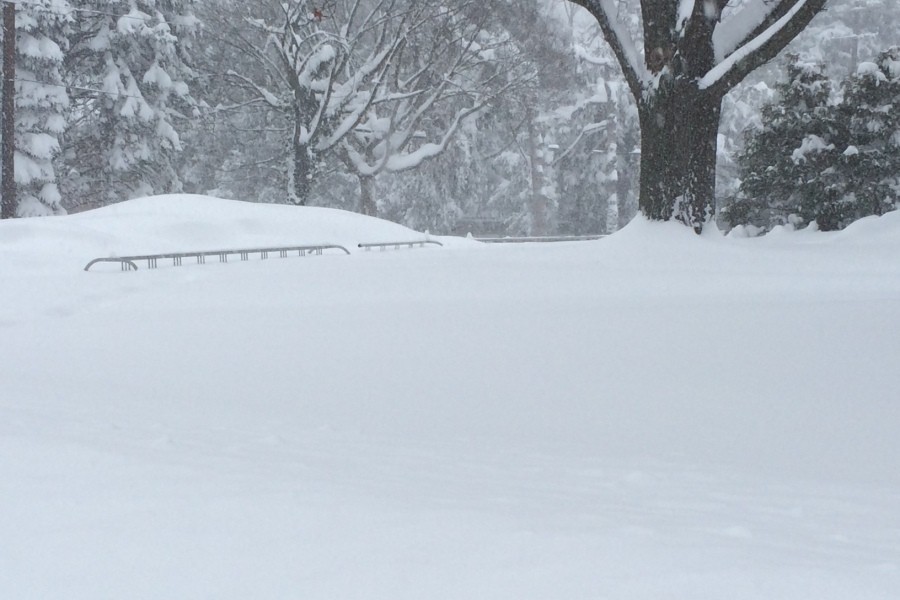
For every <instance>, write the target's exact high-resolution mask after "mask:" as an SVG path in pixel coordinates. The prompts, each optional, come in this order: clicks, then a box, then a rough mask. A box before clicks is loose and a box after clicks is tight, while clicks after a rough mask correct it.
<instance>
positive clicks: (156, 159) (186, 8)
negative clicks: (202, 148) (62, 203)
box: [64, 0, 198, 205]
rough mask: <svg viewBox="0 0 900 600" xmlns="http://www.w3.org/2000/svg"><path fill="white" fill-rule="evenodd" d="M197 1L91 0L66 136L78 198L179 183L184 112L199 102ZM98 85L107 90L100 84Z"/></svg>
mask: <svg viewBox="0 0 900 600" xmlns="http://www.w3.org/2000/svg"><path fill="white" fill-rule="evenodd" d="M191 4H192V0H89V1H85V2H80V3H79V6H78V7H77V9H76V11H77V12H76V26H75V31H74V34H73V36H72V44H71V49H70V51H69V53H68V55H67V59H66V67H67V68H66V74H67V82H68V83H69V84H70V85H71V86H72V88H71V89H72V90H73V91H72V97H73V104H74V110H73V121H72V123H71V126H70V129H69V132H68V133H67V135H66V137H65V143H64V152H65V154H64V160H65V164H66V167H67V168H68V169H70V172H69V175H68V176H67V178H66V186H65V188H66V191H67V196H70V197H71V202H73V204H89V205H102V204H108V203H111V202H116V201H120V200H124V199H127V198H130V197H135V196H140V195H144V194H150V193H163V192H171V191H178V190H180V189H181V182H180V180H179V177H178V175H177V170H176V167H175V156H176V153H177V152H178V151H179V150H180V149H181V141H180V138H179V135H178V132H177V129H178V126H179V123H178V121H179V119H182V118H183V117H185V116H190V115H191V111H192V109H193V106H194V101H193V99H192V97H191V95H190V91H189V88H188V83H189V82H190V80H191V79H192V78H193V76H194V73H193V71H192V69H191V68H190V66H189V64H190V55H189V51H190V41H191V38H192V36H193V35H194V34H195V32H196V30H197V27H198V22H197V20H196V19H195V18H194V17H193V15H192V13H191V10H190V8H191ZM94 89H99V93H98V92H95V91H93V90H94Z"/></svg>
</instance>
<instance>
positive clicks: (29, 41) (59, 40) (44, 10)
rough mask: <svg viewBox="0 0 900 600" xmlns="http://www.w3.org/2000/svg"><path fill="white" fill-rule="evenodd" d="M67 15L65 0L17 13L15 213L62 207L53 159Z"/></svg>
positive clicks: (62, 117)
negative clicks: (16, 198) (16, 203)
mask: <svg viewBox="0 0 900 600" xmlns="http://www.w3.org/2000/svg"><path fill="white" fill-rule="evenodd" d="M70 25H71V16H70V10H69V6H68V4H67V3H66V2H65V0H40V1H38V2H35V3H34V4H31V5H29V6H28V10H27V11H20V13H19V14H18V15H17V18H16V50H17V56H16V62H17V65H16V85H15V88H16V118H15V139H16V142H15V146H16V153H15V179H16V187H17V189H18V205H17V208H16V214H17V215H18V216H22V217H31V216H43V215H51V214H59V213H62V212H65V211H64V209H63V208H62V205H61V200H62V198H61V196H60V192H59V188H58V186H57V182H56V172H55V169H54V166H53V159H54V157H55V156H56V155H57V154H58V153H59V149H60V145H59V136H60V135H61V134H62V133H63V131H65V128H66V119H67V114H66V113H67V110H68V107H69V97H68V95H67V94H66V89H65V87H64V86H63V85H62V81H63V79H62V77H63V76H62V72H61V68H62V65H63V58H64V56H65V50H66V49H67V47H68V41H67V39H66V35H67V34H68V33H69V28H70Z"/></svg>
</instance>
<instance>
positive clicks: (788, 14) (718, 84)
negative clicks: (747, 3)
mask: <svg viewBox="0 0 900 600" xmlns="http://www.w3.org/2000/svg"><path fill="white" fill-rule="evenodd" d="M755 1H757V2H763V1H764V0H755ZM754 4H755V2H754ZM824 7H825V0H783V1H782V2H779V3H777V5H775V6H774V8H773V9H772V10H771V12H770V13H768V14H767V15H766V17H764V18H763V20H762V23H761V25H758V26H757V27H755V28H754V29H753V31H752V32H751V33H750V34H749V37H745V38H744V39H743V40H741V41H740V42H738V45H736V46H735V49H734V51H733V52H731V53H728V54H727V55H726V56H725V58H724V59H723V60H721V62H719V63H718V64H717V65H716V66H715V67H713V68H712V69H711V70H710V71H709V72H708V73H707V74H706V75H705V76H704V77H702V78H701V79H700V81H699V87H700V88H701V89H709V90H711V91H713V92H714V93H717V94H720V95H724V94H725V93H726V92H727V91H728V90H730V89H731V88H733V87H734V86H735V85H737V84H738V83H740V82H741V81H742V80H743V79H744V78H745V77H746V76H747V75H749V74H750V73H751V72H752V71H753V70H755V69H756V68H758V67H759V66H761V65H763V64H765V63H766V62H768V61H769V60H771V59H773V58H774V57H775V56H776V55H777V54H778V53H779V52H780V51H781V50H782V49H784V47H785V46H787V45H788V44H789V43H790V42H791V40H793V39H794V38H795V37H796V36H797V35H798V34H799V33H800V32H801V31H803V29H805V28H806V26H807V25H808V24H809V22H810V21H811V20H812V19H813V17H815V16H816V15H817V14H819V12H821V11H822V9H823V8H824ZM748 10H752V9H750V8H748ZM742 12H743V11H740V12H738V13H737V14H735V15H733V16H732V17H731V19H729V21H730V20H732V19H737V18H739V17H740V16H741V14H742ZM775 15H780V16H779V17H778V18H777V19H776V18H775ZM763 27H764V28H763ZM739 31H740V29H739V28H735V29H733V30H732V34H736V33H737V32H739ZM725 35H726V36H727V35H728V30H727V29H726V34H725ZM735 39H736V38H735ZM720 41H721V43H722V44H723V48H726V47H729V46H731V45H732V44H734V40H728V38H727V37H722V38H720Z"/></svg>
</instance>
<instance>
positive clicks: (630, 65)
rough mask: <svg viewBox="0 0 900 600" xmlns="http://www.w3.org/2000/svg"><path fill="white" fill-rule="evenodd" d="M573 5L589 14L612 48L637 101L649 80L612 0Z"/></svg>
mask: <svg viewBox="0 0 900 600" xmlns="http://www.w3.org/2000/svg"><path fill="white" fill-rule="evenodd" d="M571 1H572V2H573V3H574V4H577V5H579V6H582V7H584V8H586V9H587V10H588V12H590V13H591V14H592V15H593V16H594V18H595V19H597V23H599V25H600V29H601V30H602V31H603V36H604V38H605V39H606V42H607V43H608V44H609V46H610V47H611V48H612V51H613V54H614V55H615V57H616V60H618V62H619V66H620V67H621V69H622V73H623V74H624V76H625V80H626V81H627V82H628V87H629V88H630V89H631V93H632V95H633V96H634V97H635V98H637V99H639V98H641V96H642V95H643V91H644V87H645V86H646V85H647V83H648V82H649V81H650V80H651V78H650V75H649V71H648V69H647V66H646V64H645V62H644V59H643V58H642V57H641V55H640V54H639V53H638V50H637V46H636V45H635V43H634V40H632V39H631V36H630V35H629V33H628V31H627V30H626V29H625V27H624V25H623V24H622V23H621V22H620V21H619V18H618V10H617V8H616V6H615V3H614V1H613V0H571Z"/></svg>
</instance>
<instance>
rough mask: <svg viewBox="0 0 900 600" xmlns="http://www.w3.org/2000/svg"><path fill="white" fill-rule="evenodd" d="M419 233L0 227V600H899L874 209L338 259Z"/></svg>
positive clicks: (888, 243) (283, 227) (884, 315)
mask: <svg viewBox="0 0 900 600" xmlns="http://www.w3.org/2000/svg"><path fill="white" fill-rule="evenodd" d="M423 238H424V235H423V234H421V233H416V232H412V231H410V230H408V229H405V228H403V227H400V226H398V225H395V224H391V223H387V222H384V221H379V220H375V219H370V218H367V217H362V216H359V215H354V214H349V213H344V212H340V211H333V210H327V209H314V208H293V207H285V206H270V205H256V204H245V203H238V202H230V201H225V200H216V199H211V198H205V197H199V196H168V197H154V198H146V199H141V200H134V201H130V202H126V203H123V204H120V205H116V206H112V207H107V208H103V209H100V210H96V211H91V212H88V213H83V214H79V215H73V216H67V217H55V218H47V219H30V220H16V221H7V222H2V223H0V353H2V354H0V372H2V377H0V599H3V600H32V599H36V600H45V599H49V600H56V599H59V600H82V599H83V600H102V599H110V600H113V599H115V600H133V599H148V600H149V599H154V600H156V599H159V600H180V599H184V600H194V599H216V600H219V599H234V600H249V599H253V600H266V599H298V600H300V599H302V600H352V599H357V598H358V599H368V600H404V599H409V600H439V599H454V600H472V599H491V600H501V599H509V600H527V599H546V600H576V599H577V600H585V599H595V600H604V599H610V600H612V599H616V600H664V599H673V600H674V599H678V600H681V599H684V600H704V599H709V600H722V599H728V600H744V599H748V600H749V599H754V600H755V599H759V600H782V599H790V600H795V599H796V600H832V599H843V600H881V599H885V600H897V599H898V598H900V212H898V213H893V214H890V215H887V216H885V217H881V218H869V219H865V220H863V221H861V222H859V223H857V224H855V225H853V226H851V227H850V228H849V229H847V230H846V231H844V232H841V233H829V234H826V233H819V232H807V231H800V232H786V231H779V232H775V233H772V234H770V235H768V236H766V237H764V238H755V239H740V238H735V237H722V236H720V235H704V236H701V237H697V236H694V235H693V234H692V233H690V232H689V231H687V229H686V228H684V227H681V226H678V225H674V224H659V223H649V222H646V221H644V220H641V219H638V220H636V221H634V222H633V223H632V224H631V225H629V226H628V227H627V228H625V229H624V230H622V231H621V232H619V233H616V234H615V235H612V236H610V237H608V238H606V239H603V240H598V241H595V242H570V243H559V244H521V245H486V244H480V243H478V242H475V241H472V240H467V239H462V238H439V239H440V240H441V241H442V242H443V243H444V246H443V247H437V246H425V247H422V248H414V249H406V248H404V249H400V250H389V251H385V252H379V251H371V252H363V251H361V250H359V249H357V247H356V246H357V243H359V242H375V241H398V240H406V239H423ZM326 242H330V243H339V244H344V245H346V246H347V247H348V248H349V249H350V250H351V251H352V255H351V256H346V255H343V254H342V253H326V254H324V255H322V256H311V257H304V258H300V257H297V256H294V257H289V258H271V259H269V260H259V259H258V258H252V259H251V260H249V261H247V262H240V261H234V260H232V262H230V263H229V264H219V263H218V262H217V261H216V262H213V261H212V260H210V262H209V263H208V264H206V265H195V264H189V262H191V261H187V260H186V261H185V263H184V266H181V267H174V266H171V265H170V264H169V265H162V264H161V266H160V268H159V269H157V270H148V269H146V268H145V265H144V264H140V265H139V266H140V270H139V271H137V272H121V271H120V270H119V269H118V267H117V266H115V265H110V264H106V265H98V266H97V267H94V269H92V270H91V271H90V272H84V271H83V270H82V269H83V267H84V265H85V264H86V263H87V262H88V261H89V260H90V259H92V258H96V257H102V256H115V255H129V254H141V253H150V252H172V251H181V250H198V249H205V250H214V249H218V248H226V247H240V246H246V247H259V246H273V245H280V244H285V245H288V244H312V243H326Z"/></svg>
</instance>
